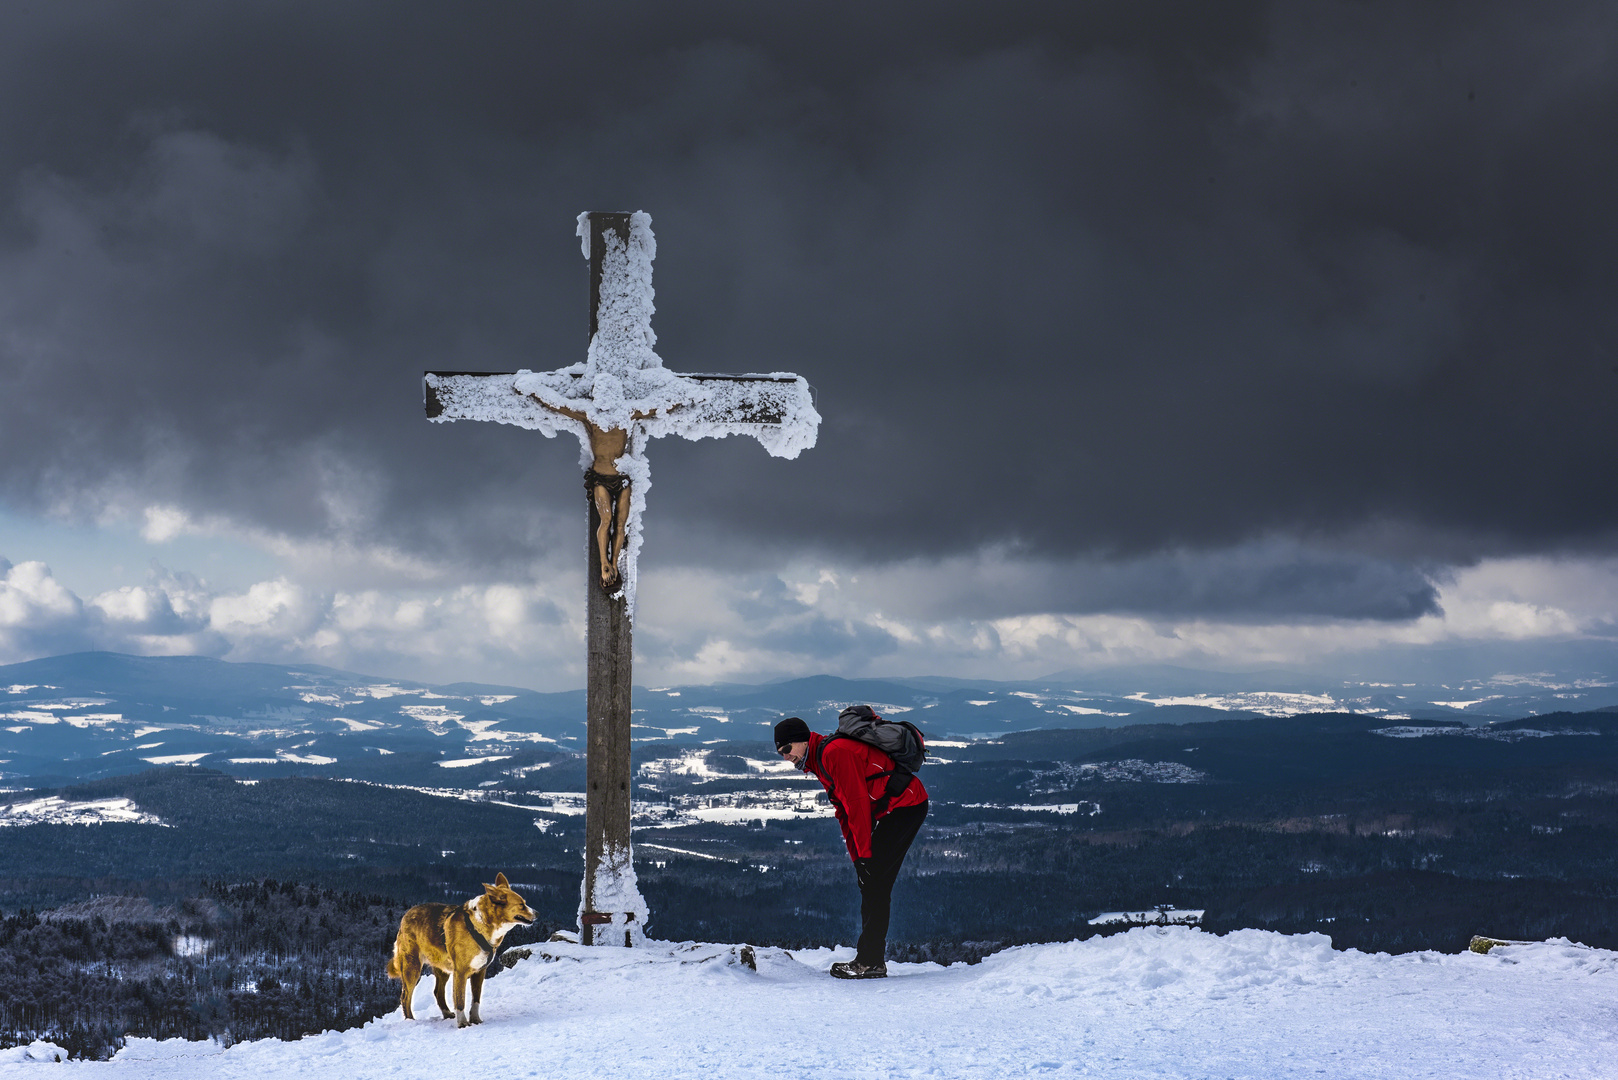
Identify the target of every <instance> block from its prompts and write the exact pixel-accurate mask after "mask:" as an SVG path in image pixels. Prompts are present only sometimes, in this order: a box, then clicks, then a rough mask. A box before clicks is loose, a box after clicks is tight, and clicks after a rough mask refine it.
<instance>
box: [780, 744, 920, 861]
mask: <svg viewBox="0 0 1618 1080" xmlns="http://www.w3.org/2000/svg"><path fill="white" fill-rule="evenodd" d="M826 742H827V740H826V738H825V736H822V735H818V734H816V733H815V732H813V731H811V732H810V733H809V753H808V754H807V755H806V756H805V757H804V759H803V760H804V768H805V771H807V772H810V773H813V774H814V776H815V779H817V780H819V781H820V783H821V786H822V787H824V788H825V789H826V794H828V795H830V796H831V805H832V808H833V809H835V810H836V811H837V823H838V824H839V825H841V826H842V827H843V842H844V843H845V844H847V845H848V857H849V858H850V859H869V858H870V857H871V826H872V825H873V824H875V822H877V821H879V820H881V819H882V818H884V817H886V816H887V815H888V814H889V813H891V812H892V811H894V810H897V809H899V807H901V806H916V805H918V804H920V803H924V802H926V801H927V789H926V788H924V787H922V786H921V778H920V777H917V776H912V777H911V778H910V783H909V784H908V785H907V786H906V787H905V789H904V790H903V791H901V792H900V793H899V794H898V795H897V796H895V797H894V798H893V799H892V800H891V801H890V802H889V803H888V808H887V809H886V810H884V811H883V812H882V813H881V814H878V815H876V816H875V817H872V814H871V810H872V806H871V804H872V803H874V802H876V800H878V799H880V798H881V797H882V795H883V793H884V792H885V791H887V789H888V778H887V776H886V775H885V774H886V773H887V771H888V770H890V769H892V768H893V759H892V758H890V757H888V755H886V754H884V753H883V752H882V751H880V750H878V749H877V748H876V747H874V746H872V745H871V744H870V743H864V742H860V740H858V739H854V738H846V739H836V740H833V741H831V742H830V744H829V745H827V746H826V748H825V752H824V753H822V752H821V744H823V743H826Z"/></svg>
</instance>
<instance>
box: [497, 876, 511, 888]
mask: <svg viewBox="0 0 1618 1080" xmlns="http://www.w3.org/2000/svg"><path fill="white" fill-rule="evenodd" d="M494 883H495V884H496V885H498V886H500V888H502V889H509V888H511V882H509V881H507V880H506V875H504V874H496V875H495V876H494Z"/></svg>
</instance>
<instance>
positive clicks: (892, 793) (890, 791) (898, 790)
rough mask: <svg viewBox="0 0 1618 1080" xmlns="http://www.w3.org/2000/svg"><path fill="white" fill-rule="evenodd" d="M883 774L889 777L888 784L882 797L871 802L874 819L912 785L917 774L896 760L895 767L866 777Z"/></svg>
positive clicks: (867, 778)
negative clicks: (911, 782)
mask: <svg viewBox="0 0 1618 1080" xmlns="http://www.w3.org/2000/svg"><path fill="white" fill-rule="evenodd" d="M882 776H886V777H887V778H888V786H887V788H886V789H884V790H883V792H882V796H881V798H878V799H874V800H872V802H871V819H872V820H873V821H874V820H876V819H877V818H879V817H881V816H882V815H883V814H886V813H887V812H888V804H889V803H891V802H892V801H893V800H894V799H897V798H898V797H899V796H900V795H903V794H904V791H905V788H907V787H909V786H910V781H911V780H913V779H914V778H915V776H916V774H915V773H913V772H911V771H910V770H909V769H907V768H905V767H904V766H902V765H900V764H898V763H897V762H895V763H894V766H893V768H891V769H883V770H882V771H881V772H879V773H872V774H871V775H870V776H867V777H866V778H865V779H866V780H875V779H877V778H878V777H882Z"/></svg>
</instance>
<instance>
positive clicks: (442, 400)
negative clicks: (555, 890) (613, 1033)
mask: <svg viewBox="0 0 1618 1080" xmlns="http://www.w3.org/2000/svg"><path fill="white" fill-rule="evenodd" d="M578 235H579V237H580V239H581V240H582V247H583V250H584V257H585V258H587V259H589V260H590V349H589V352H588V353H587V354H586V356H585V359H584V361H583V362H582V363H579V364H573V365H571V366H569V367H564V368H560V369H558V370H556V371H541V372H535V371H518V372H504V373H499V372H451V371H429V372H427V373H426V375H425V376H424V377H423V383H424V390H425V398H426V404H427V417H428V419H430V420H433V421H436V422H439V423H442V422H445V421H450V420H489V421H494V422H495V423H501V424H515V425H516V426H518V427H524V428H529V429H531V430H535V431H539V432H541V433H542V434H544V435H546V436H547V437H554V436H555V435H557V434H559V433H561V432H570V433H572V434H573V435H575V436H577V437H578V440H579V448H580V465H581V466H583V467H584V469H585V474H584V487H585V491H586V495H587V502H588V504H589V509H588V516H589V524H590V533H589V540H588V543H587V547H588V550H589V585H588V587H587V590H586V592H587V594H588V596H589V602H588V614H587V627H588V630H587V638H588V644H587V652H588V689H587V692H586V698H587V706H586V711H587V716H588V734H587V737H586V764H587V769H588V789H587V791H586V793H585V857H584V884H583V888H582V890H581V896H580V903H579V940H580V941H581V942H583V943H585V944H592V943H594V944H617V943H618V942H619V941H622V942H623V944H625V945H631V944H636V943H639V942H643V941H644V940H645V925H646V916H647V908H646V902H645V900H644V899H643V898H642V897H641V895H640V890H639V887H638V886H637V885H636V882H635V870H634V866H633V863H632V862H631V858H630V847H629V817H630V798H629V749H630V741H629V720H630V679H631V665H632V658H633V652H632V640H631V632H632V628H633V620H634V614H635V585H636V578H637V574H636V562H637V557H638V556H639V554H640V546H641V528H640V521H641V515H642V513H643V512H644V510H645V508H646V490H647V488H649V487H650V486H651V469H650V465H649V463H648V461H647V459H646V444H647V441H648V440H649V439H654V438H659V437H661V436H664V435H679V436H681V437H683V438H687V439H707V438H722V437H724V436H726V435H751V436H753V437H754V438H756V439H757V440H758V441H759V442H761V443H763V444H764V449H765V450H767V451H769V452H770V454H772V455H773V456H775V457H783V458H795V457H797V456H798V455H799V454H800V453H802V452H803V451H804V450H807V449H808V448H809V447H811V446H813V445H814V444H815V436H816V434H817V433H818V431H819V429H820V414H819V413H817V412H816V411H815V406H814V401H813V399H812V397H811V396H810V393H809V384H808V383H807V382H805V381H804V379H803V378H802V377H800V376H797V375H792V374H789V373H787V372H774V373H771V374H763V375H698V374H681V373H678V372H673V371H669V370H668V369H667V368H665V367H664V366H663V361H662V359H661V358H660V357H659V356H658V355H657V353H656V352H654V351H653V346H655V345H656V344H657V335H656V334H654V333H653V332H652V312H653V311H654V310H655V309H654V307H653V306H652V297H653V292H652V260H653V259H654V258H655V257H656V256H657V241H656V240H655V239H654V238H653V236H652V219H651V217H650V216H648V215H647V214H644V213H634V214H623V213H599V212H598V213H584V214H580V215H579V217H578Z"/></svg>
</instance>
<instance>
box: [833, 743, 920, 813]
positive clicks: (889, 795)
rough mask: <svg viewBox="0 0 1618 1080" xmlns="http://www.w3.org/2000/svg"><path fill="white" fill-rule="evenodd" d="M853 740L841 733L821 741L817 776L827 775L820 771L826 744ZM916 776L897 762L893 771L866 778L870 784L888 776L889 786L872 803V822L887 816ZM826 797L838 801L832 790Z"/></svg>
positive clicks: (874, 748) (884, 771)
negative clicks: (890, 807)
mask: <svg viewBox="0 0 1618 1080" xmlns="http://www.w3.org/2000/svg"><path fill="white" fill-rule="evenodd" d="M853 738H854V736H852V735H850V734H849V733H848V732H846V731H839V732H837V733H836V734H835V735H828V736H826V737H825V738H824V739H821V740H820V745H819V746H817V747H815V759H814V763H813V765H814V771H815V774H816V775H817V776H824V775H825V773H823V772H821V771H820V757H821V755H822V754H824V753H825V752H826V744H827V743H831V742H835V741H836V740H838V739H853ZM855 741H856V742H863V741H864V740H859V739H856V740H855ZM865 745H867V746H870V745H871V744H870V743H866V744H865ZM871 748H872V749H873V750H876V752H877V753H879V754H882V756H883V757H887V758H888V760H889V761H893V758H891V757H888V755H887V754H885V753H883V751H882V750H880V749H878V748H877V747H874V746H873V747H871ZM915 775H916V774H915V773H913V772H911V771H910V770H909V769H907V768H905V767H904V766H903V765H900V764H899V763H898V762H896V761H895V762H894V764H893V768H891V769H883V770H882V771H881V772H876V773H872V774H871V775H870V776H867V777H866V778H865V779H866V782H867V783H869V782H870V781H872V780H877V779H880V778H881V777H884V776H886V777H887V778H888V786H887V788H886V789H885V790H884V791H883V792H882V795H881V797H880V798H877V799H873V800H872V801H871V820H872V821H875V820H876V819H877V818H879V817H881V816H882V815H883V814H886V813H887V812H888V804H889V803H891V802H892V801H893V800H894V799H897V798H898V797H899V796H900V795H902V794H904V790H905V788H907V787H909V786H910V781H911V780H913V779H914V778H915ZM826 795H827V797H828V798H830V799H832V800H833V801H836V799H837V792H835V791H833V790H832V789H831V788H827V789H826ZM839 805H841V803H839Z"/></svg>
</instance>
